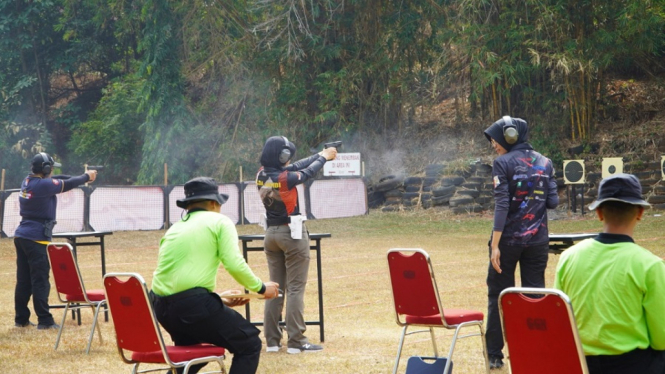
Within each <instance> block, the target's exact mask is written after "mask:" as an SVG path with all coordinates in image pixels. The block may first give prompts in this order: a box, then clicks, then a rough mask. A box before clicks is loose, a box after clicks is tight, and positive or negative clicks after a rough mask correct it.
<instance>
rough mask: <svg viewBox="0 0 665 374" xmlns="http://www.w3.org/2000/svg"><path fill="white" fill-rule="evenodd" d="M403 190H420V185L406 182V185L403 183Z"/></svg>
mask: <svg viewBox="0 0 665 374" xmlns="http://www.w3.org/2000/svg"><path fill="white" fill-rule="evenodd" d="M404 190H405V191H406V192H418V191H420V185H415V184H407V185H405V187H404Z"/></svg>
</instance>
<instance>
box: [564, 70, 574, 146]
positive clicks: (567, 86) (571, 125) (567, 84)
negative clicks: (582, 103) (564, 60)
mask: <svg viewBox="0 0 665 374" xmlns="http://www.w3.org/2000/svg"><path fill="white" fill-rule="evenodd" d="M564 81H565V84H566V96H567V97H568V104H569V106H570V135H571V137H572V139H573V141H575V115H574V109H573V106H574V105H575V104H573V99H572V98H571V95H572V92H571V89H570V78H568V76H567V75H566V76H565V78H564Z"/></svg>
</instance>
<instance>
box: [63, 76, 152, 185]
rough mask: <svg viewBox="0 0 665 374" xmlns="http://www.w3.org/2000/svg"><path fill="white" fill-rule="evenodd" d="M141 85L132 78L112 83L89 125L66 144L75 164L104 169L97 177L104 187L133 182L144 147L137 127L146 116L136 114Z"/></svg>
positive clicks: (82, 127)
mask: <svg viewBox="0 0 665 374" xmlns="http://www.w3.org/2000/svg"><path fill="white" fill-rule="evenodd" d="M143 83H144V82H143V80H141V79H138V78H137V77H136V76H131V75H129V76H127V77H126V78H125V80H116V81H113V82H112V83H111V85H110V86H109V87H108V88H106V89H104V91H103V94H104V96H103V97H102V100H101V101H100V103H99V105H98V106H97V108H96V109H95V111H94V112H93V113H91V114H90V116H89V119H88V121H86V122H84V123H81V124H79V125H78V126H77V127H76V128H75V131H74V132H73V134H72V137H71V139H70V141H69V146H70V147H71V148H72V151H73V152H74V154H75V157H72V159H73V160H75V163H76V164H80V165H82V164H89V165H104V166H105V169H104V171H103V173H100V180H101V181H103V182H104V183H108V184H127V183H132V182H134V181H136V178H137V175H138V172H139V166H140V162H138V161H139V160H140V159H141V147H142V144H143V133H142V132H141V131H140V130H139V127H140V125H141V124H142V123H143V121H144V120H145V113H144V112H140V111H138V95H139V92H140V89H141V87H142V85H143Z"/></svg>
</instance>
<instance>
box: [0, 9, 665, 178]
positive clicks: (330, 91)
mask: <svg viewBox="0 0 665 374" xmlns="http://www.w3.org/2000/svg"><path fill="white" fill-rule="evenodd" d="M664 31H665V4H664V3H663V2H662V1H657V2H649V1H647V2H644V1H638V0H618V1H607V0H606V1H596V2H588V1H583V2H571V1H567V0H566V1H564V0H546V1H541V0H538V1H536V0H520V1H517V0H506V1H500V2H496V1H495V2H490V1H487V0H411V1H394V0H387V1H379V0H352V1H339V0H302V1H297V0H228V1H208V0H181V1H169V0H134V1H126V0H41V1H27V0H0V126H1V127H0V128H1V129H2V130H3V131H0V146H2V149H1V150H0V154H1V156H2V163H3V165H5V164H9V165H10V166H8V167H10V168H12V171H11V175H12V176H18V175H20V174H22V172H18V171H15V169H19V170H25V168H24V167H23V166H19V165H23V163H24V162H25V157H27V156H28V155H30V154H31V153H32V152H34V151H35V150H36V149H46V150H47V151H49V152H51V153H54V154H56V155H58V157H59V158H60V159H61V160H63V163H65V164H66V165H80V164H82V163H86V162H87V163H104V164H107V166H108V167H109V168H108V169H106V171H105V174H106V175H105V176H104V178H108V179H107V180H104V179H102V181H105V182H108V183H111V182H112V183H132V182H134V181H136V183H142V184H153V183H161V182H162V181H163V177H164V164H167V165H168V173H169V182H170V183H182V182H184V181H186V180H187V179H189V178H191V177H193V176H196V175H203V174H205V175H210V176H214V177H216V178H218V179H220V180H236V179H237V174H236V173H237V170H239V168H240V167H242V168H243V170H245V171H246V173H245V174H246V175H247V174H251V173H253V172H254V171H255V170H256V167H257V159H258V154H259V152H260V149H261V146H262V145H263V142H264V141H265V139H266V138H267V137H269V136H271V135H277V134H280V135H286V136H288V137H289V138H290V139H291V140H292V141H294V142H295V143H296V144H297V145H298V148H299V149H298V150H299V155H300V156H306V155H307V154H309V153H310V148H317V147H320V145H321V143H323V142H325V141H330V140H335V139H344V140H346V139H352V138H354V137H355V135H356V134H361V133H362V134H376V133H379V134H381V135H384V136H386V137H389V138H391V139H392V138H395V139H397V138H398V137H399V136H402V135H403V134H405V133H406V130H408V129H409V126H411V125H412V121H413V119H414V113H416V112H417V110H418V111H420V112H422V111H423V110H422V108H427V107H429V106H432V105H436V104H439V103H440V102H441V101H442V100H443V99H447V98H453V99H454V100H455V110H456V115H457V116H456V117H457V119H458V120H460V123H462V122H463V121H462V120H463V119H464V117H465V116H466V114H468V113H467V112H468V111H472V113H471V114H473V115H477V116H480V117H481V118H483V119H484V120H487V119H490V120H492V121H493V120H495V119H496V118H499V117H500V116H501V115H504V114H510V115H514V116H520V117H523V118H526V119H527V120H528V121H529V123H530V124H531V125H533V124H536V126H535V128H533V130H532V132H533V134H532V135H533V136H532V139H534V140H535V141H536V142H540V143H538V144H534V145H535V146H536V149H538V150H539V151H542V152H543V153H544V154H546V155H548V156H549V157H551V158H553V159H556V160H558V159H559V158H563V156H561V153H560V151H559V150H557V149H555V148H554V146H553V143H554V142H549V141H546V140H540V139H552V138H570V139H572V140H574V141H575V142H585V141H588V139H592V137H593V131H594V126H595V124H596V123H597V122H598V121H599V120H600V119H601V118H600V115H601V113H605V112H607V111H606V110H605V109H607V107H603V106H604V105H605V106H607V105H610V104H611V103H610V104H608V100H606V97H605V96H606V94H605V92H604V87H605V80H606V79H607V77H608V75H610V74H611V73H615V72H619V73H623V72H635V71H641V72H644V73H645V74H649V75H657V74H658V73H661V72H662V71H663V68H662V66H663V64H662V56H661V55H662V53H663V52H665V32H664ZM467 101H468V102H470V104H471V105H470V107H469V105H468V104H467ZM425 110H427V109H425ZM488 117H489V118H488ZM543 118H545V119H546V120H545V119H543ZM389 134H394V135H395V136H392V135H389ZM563 134H567V135H566V136H563ZM123 141H124V142H123ZM100 142H101V143H100ZM100 144H104V146H100ZM68 161H69V162H68ZM557 162H558V161H557ZM111 165H113V166H111ZM65 171H69V170H65ZM19 178H20V177H19Z"/></svg>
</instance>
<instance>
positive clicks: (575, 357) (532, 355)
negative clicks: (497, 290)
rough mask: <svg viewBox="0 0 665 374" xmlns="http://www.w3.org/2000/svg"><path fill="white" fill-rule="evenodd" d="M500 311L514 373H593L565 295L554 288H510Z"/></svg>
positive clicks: (500, 304) (503, 295) (503, 293)
mask: <svg viewBox="0 0 665 374" xmlns="http://www.w3.org/2000/svg"><path fill="white" fill-rule="evenodd" d="M526 295H534V296H532V297H537V298H529V297H527V296H526ZM499 312H500V313H501V324H502V326H503V336H504V340H505V342H506V347H507V349H508V358H509V363H510V372H511V373H513V374H520V373H535V372H537V373H539V374H550V373H557V374H558V373H566V374H577V373H583V374H587V373H588V372H589V370H588V369H587V365H586V358H585V357H584V351H583V349H582V343H581V341H580V337H579V334H578V331H577V324H576V323H575V315H574V314H573V308H572V306H571V304H570V299H569V298H568V296H567V295H566V294H565V293H563V292H561V291H560V290H556V289H551V288H526V287H524V288H522V287H511V288H507V289H505V290H504V291H503V292H501V294H500V295H499Z"/></svg>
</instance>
